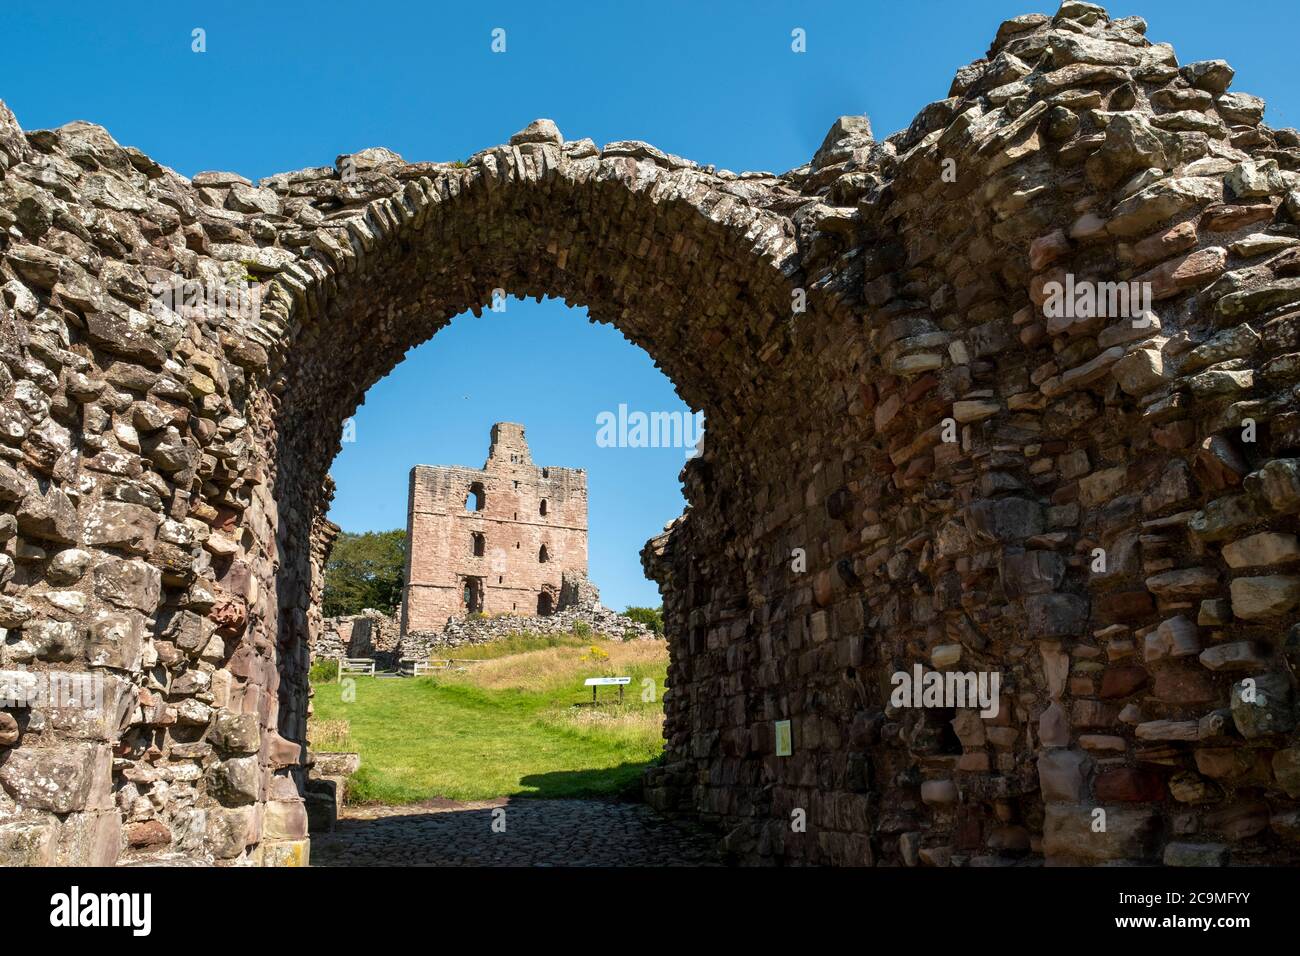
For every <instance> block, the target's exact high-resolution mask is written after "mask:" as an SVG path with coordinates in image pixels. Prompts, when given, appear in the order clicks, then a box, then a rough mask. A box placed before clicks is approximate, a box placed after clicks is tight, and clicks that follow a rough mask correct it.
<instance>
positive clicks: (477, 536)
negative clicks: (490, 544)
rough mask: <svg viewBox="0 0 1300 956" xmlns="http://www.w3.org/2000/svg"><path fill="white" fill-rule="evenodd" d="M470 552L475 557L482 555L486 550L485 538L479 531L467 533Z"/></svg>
mask: <svg viewBox="0 0 1300 956" xmlns="http://www.w3.org/2000/svg"><path fill="white" fill-rule="evenodd" d="M469 548H470V553H471V554H473V555H474V557H476V558H481V557H483V555H484V553H485V552H486V551H487V538H486V537H485V536H484V534H483V532H481V531H471V532H470V535H469Z"/></svg>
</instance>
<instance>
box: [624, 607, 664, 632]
mask: <svg viewBox="0 0 1300 956" xmlns="http://www.w3.org/2000/svg"><path fill="white" fill-rule="evenodd" d="M623 616H624V617H630V618H631V619H632V620H634V621H636V622H637V623H638V624H644V625H645V626H646V627H648V628H650V630H652V631H654V632H655V633H656V634H662V633H663V632H664V609H663V608H662V607H629V608H627V609H626V610H625V611H624V612H623Z"/></svg>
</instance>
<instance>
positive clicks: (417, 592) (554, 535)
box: [402, 422, 587, 633]
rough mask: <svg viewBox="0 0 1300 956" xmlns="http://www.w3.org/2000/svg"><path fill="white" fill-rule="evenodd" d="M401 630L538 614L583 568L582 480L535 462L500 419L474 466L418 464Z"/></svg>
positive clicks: (578, 474)
mask: <svg viewBox="0 0 1300 956" xmlns="http://www.w3.org/2000/svg"><path fill="white" fill-rule="evenodd" d="M406 530H407V564H406V591H405V598H404V600H403V602H402V630H403V632H405V633H409V632H413V631H437V630H441V629H442V627H443V626H444V625H446V624H447V622H448V621H449V620H453V619H456V618H465V617H467V616H469V615H473V614H514V615H519V616H531V615H536V616H538V617H545V616H547V615H550V614H553V613H554V612H555V611H556V610H557V609H558V608H559V606H560V603H561V593H560V591H561V587H562V584H563V577H564V574H565V572H568V571H576V572H581V573H583V574H585V573H586V571H587V476H586V473H585V472H583V471H582V469H577V468H554V467H546V468H543V467H539V466H537V465H534V464H533V461H532V456H531V455H530V453H529V451H528V442H527V440H526V439H525V437H524V426H522V425H516V424H513V423H510V422H498V423H497V424H495V425H493V426H492V444H491V447H490V449H489V451H488V458H487V463H486V464H484V466H483V467H482V468H461V467H455V466H445V465H444V466H430V465H416V466H415V467H414V468H412V469H411V489H410V501H409V506H408V509H407V520H406Z"/></svg>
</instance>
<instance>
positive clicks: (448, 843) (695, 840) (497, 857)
mask: <svg viewBox="0 0 1300 956" xmlns="http://www.w3.org/2000/svg"><path fill="white" fill-rule="evenodd" d="M497 810H504V811H505V816H504V822H505V831H504V832H495V831H494V830H493V821H494V819H499V814H495V811H497ZM494 814H495V815H494ZM498 829H499V824H498ZM715 846H716V838H715V837H712V836H710V835H708V834H706V833H704V832H702V831H700V830H698V829H696V828H694V827H692V826H690V825H689V824H686V823H680V822H677V821H673V820H668V819H666V818H664V817H661V816H659V815H658V814H657V813H655V812H654V811H653V810H651V809H650V808H649V807H646V806H644V805H642V804H634V803H612V802H607V801H602V800H534V799H515V800H510V799H508V798H502V799H500V800H493V801H488V802H482V803H453V802H451V801H431V802H427V803H423V804H415V805H411V806H401V807H388V806H377V807H376V806H372V807H348V808H346V809H345V811H344V815H343V817H342V818H341V819H340V820H339V824H338V829H337V830H335V832H333V833H322V834H313V835H312V840H311V863H312V865H313V866H385V865H388V866H717V865H718V864H719V859H718V855H717V852H716V850H715Z"/></svg>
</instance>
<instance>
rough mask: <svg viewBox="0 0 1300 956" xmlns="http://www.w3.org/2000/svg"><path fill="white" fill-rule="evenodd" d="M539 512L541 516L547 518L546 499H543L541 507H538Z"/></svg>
mask: <svg viewBox="0 0 1300 956" xmlns="http://www.w3.org/2000/svg"><path fill="white" fill-rule="evenodd" d="M537 512H538V514H540V515H541V516H542V517H546V499H545V498H543V499H542V503H541V504H540V505H538V506H537Z"/></svg>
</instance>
